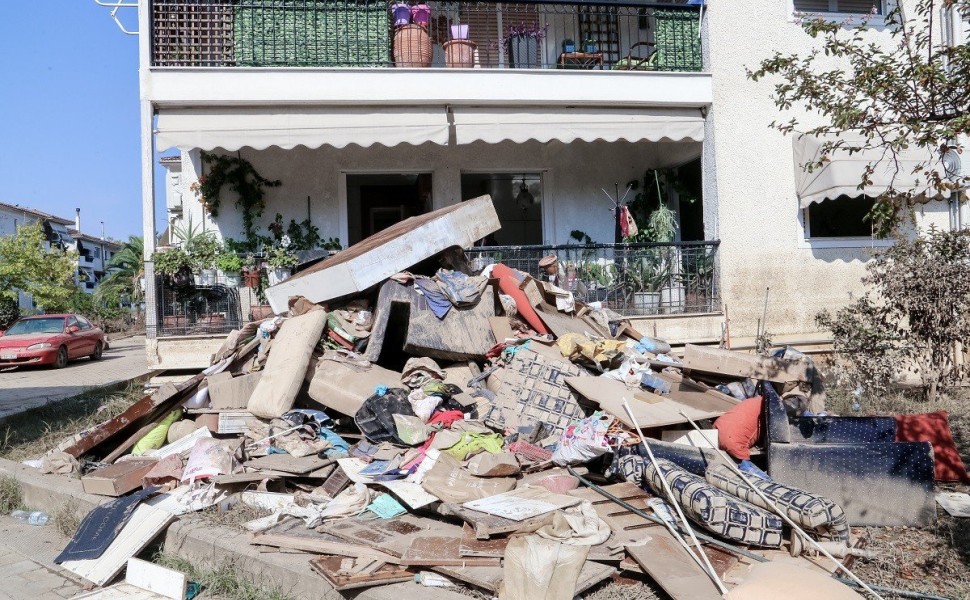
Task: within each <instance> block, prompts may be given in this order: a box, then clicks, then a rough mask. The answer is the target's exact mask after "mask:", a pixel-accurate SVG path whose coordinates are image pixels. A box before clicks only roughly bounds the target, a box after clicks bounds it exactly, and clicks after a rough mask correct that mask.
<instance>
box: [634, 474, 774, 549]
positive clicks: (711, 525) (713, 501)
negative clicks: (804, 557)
mask: <svg viewBox="0 0 970 600" xmlns="http://www.w3.org/2000/svg"><path fill="white" fill-rule="evenodd" d="M657 464H658V465H659V467H660V471H662V472H663V474H662V475H661V473H659V472H658V470H657V469H655V468H654V466H653V463H652V462H648V463H647V464H646V465H645V469H644V470H645V473H644V475H645V478H646V480H647V483H649V484H650V487H651V488H652V489H653V491H654V493H656V494H657V495H658V496H660V497H661V498H666V494H665V493H664V488H663V482H662V481H661V477H663V479H666V481H667V485H668V486H670V489H671V491H672V492H673V494H674V497H673V498H672V499H668V500H669V501H672V502H676V503H678V504H679V505H680V507H681V508H682V509H683V511H684V514H685V515H687V517H688V518H690V519H691V520H692V521H696V522H697V523H700V524H701V525H702V526H703V527H704V528H705V529H707V530H708V531H711V532H713V533H715V534H717V535H720V536H723V537H726V538H728V539H732V540H735V541H737V542H741V543H743V544H749V545H752V546H765V547H769V548H778V547H779V546H781V540H782V520H781V519H780V518H779V517H778V516H776V515H774V514H772V513H770V512H768V511H766V510H764V509H762V508H758V507H757V506H752V505H751V504H748V503H747V502H743V501H741V500H740V499H738V498H736V497H735V496H732V495H730V494H727V493H725V492H722V491H721V490H719V489H717V488H715V487H714V486H712V485H711V484H709V483H707V482H706V481H704V479H702V478H701V477H698V476H697V475H693V474H691V473H688V472H687V471H685V470H683V469H681V468H680V467H678V466H677V465H675V464H674V463H672V462H670V461H667V460H663V459H657Z"/></svg>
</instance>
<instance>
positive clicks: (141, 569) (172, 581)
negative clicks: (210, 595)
mask: <svg viewBox="0 0 970 600" xmlns="http://www.w3.org/2000/svg"><path fill="white" fill-rule="evenodd" d="M125 583H129V584H131V585H134V586H136V587H139V588H141V589H143V590H148V591H149V592H153V593H155V594H158V595H159V596H161V597H163V598H169V599H170V600H183V599H184V598H185V589H186V587H188V584H189V578H188V577H187V576H186V575H185V573H180V572H179V571H175V570H173V569H166V568H165V567H162V566H160V565H156V564H153V563H150V562H148V561H144V560H140V559H137V558H131V559H129V560H128V568H127V569H126V570H125Z"/></svg>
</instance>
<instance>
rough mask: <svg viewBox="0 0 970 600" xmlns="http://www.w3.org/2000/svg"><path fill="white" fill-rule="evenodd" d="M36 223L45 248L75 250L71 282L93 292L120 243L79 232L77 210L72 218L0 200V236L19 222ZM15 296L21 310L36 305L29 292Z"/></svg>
mask: <svg viewBox="0 0 970 600" xmlns="http://www.w3.org/2000/svg"><path fill="white" fill-rule="evenodd" d="M38 223H40V224H41V225H42V226H43V228H44V234H45V235H46V237H47V241H46V246H47V247H48V248H50V247H51V246H57V247H60V248H62V249H64V250H74V251H76V252H77V253H78V261H77V269H76V271H75V273H74V282H75V283H76V284H77V285H78V287H80V288H81V289H82V290H84V291H85V293H88V294H93V293H94V289H95V288H96V287H97V284H98V282H99V281H101V279H103V278H104V277H105V276H106V275H107V274H108V262H109V261H110V260H111V257H112V256H114V254H115V253H116V252H118V251H119V250H120V249H121V245H120V244H118V243H116V242H113V241H111V240H108V239H105V238H104V237H96V236H91V235H87V234H84V233H80V225H81V221H80V212H79V211H78V213H77V214H76V215H75V219H74V220H73V221H72V220H69V219H65V218H63V217H58V216H55V215H51V214H48V213H45V212H42V211H39V210H36V209H34V208H27V207H24V206H20V205H16V204H7V203H3V202H0V237H4V236H8V235H13V234H14V233H16V232H17V228H19V227H21V226H23V225H36V224H38ZM18 296H19V302H20V308H21V310H23V311H31V310H34V309H36V308H37V307H36V306H34V301H33V298H31V296H30V295H29V294H25V293H23V292H19V291H18Z"/></svg>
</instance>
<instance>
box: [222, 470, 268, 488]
mask: <svg viewBox="0 0 970 600" xmlns="http://www.w3.org/2000/svg"><path fill="white" fill-rule="evenodd" d="M279 478H280V474H279V473H272V472H269V471H252V472H249V473H235V474H233V475H218V476H216V477H213V478H212V482H213V483H215V484H216V485H232V484H234V483H255V482H257V481H263V480H264V479H279Z"/></svg>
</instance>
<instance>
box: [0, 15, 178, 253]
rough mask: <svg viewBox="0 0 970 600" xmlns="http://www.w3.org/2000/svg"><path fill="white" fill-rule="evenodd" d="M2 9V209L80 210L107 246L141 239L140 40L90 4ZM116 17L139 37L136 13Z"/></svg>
mask: <svg viewBox="0 0 970 600" xmlns="http://www.w3.org/2000/svg"><path fill="white" fill-rule="evenodd" d="M3 8H4V10H3V17H2V18H0V53H2V54H0V56H2V58H0V201H3V202H7V203H10V204H20V205H23V206H30V207H33V208H37V209H39V210H42V211H45V212H50V213H54V214H56V215H60V216H64V217H68V218H73V215H74V207H76V206H77V207H80V208H81V229H82V231H84V232H85V233H90V234H95V235H96V234H98V233H100V231H99V230H100V223H99V222H100V221H102V220H103V221H104V223H105V231H106V233H107V235H108V236H110V237H114V238H118V239H127V237H128V236H129V235H141V234H142V225H141V223H142V218H141V217H142V210H141V166H140V160H139V131H138V127H139V112H138V111H139V106H138V38H137V37H136V36H130V35H125V34H123V33H122V32H121V31H120V30H119V29H118V28H117V26H116V25H115V24H114V21H112V20H111V18H110V16H109V12H110V9H107V8H102V7H99V6H98V5H96V4H95V3H94V1H93V0H17V1H13V0H4V1H3ZM125 13H127V14H125ZM121 16H122V18H123V20H125V22H126V23H130V24H131V28H132V29H136V28H137V15H136V11H135V10H134V9H125V10H122V11H121ZM156 179H157V180H161V179H162V178H161V177H160V176H159V175H156ZM157 204H158V205H161V208H162V211H161V212H164V204H165V199H164V196H158V201H157ZM160 222H161V223H164V218H163V220H161V221H160Z"/></svg>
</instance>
